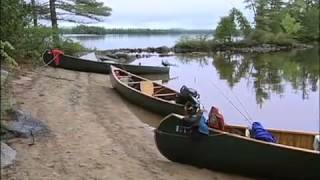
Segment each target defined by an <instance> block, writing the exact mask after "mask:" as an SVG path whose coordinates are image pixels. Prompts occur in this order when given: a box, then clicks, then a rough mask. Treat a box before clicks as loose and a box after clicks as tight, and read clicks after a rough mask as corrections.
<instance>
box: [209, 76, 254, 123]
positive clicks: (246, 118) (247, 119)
mask: <svg viewBox="0 0 320 180" xmlns="http://www.w3.org/2000/svg"><path fill="white" fill-rule="evenodd" d="M209 81H210V82H211V83H210V84H211V85H213V86H214V87H215V88H216V89H218V91H219V92H220V93H221V94H222V96H223V97H224V98H226V99H227V101H228V102H229V103H230V104H231V105H232V106H233V107H234V108H235V109H236V110H237V111H238V112H239V113H240V114H241V115H242V116H243V117H244V118H245V120H246V121H247V122H248V123H249V124H250V125H252V122H251V120H250V119H249V118H248V117H247V116H246V115H244V114H243V113H242V112H241V111H240V109H239V108H238V107H237V106H236V105H234V103H233V102H232V101H231V100H230V99H229V98H228V97H227V96H226V95H225V94H224V93H223V92H222V91H221V90H220V88H219V87H218V86H217V85H216V84H215V83H214V82H212V81H211V80H209ZM239 101H240V100H239Z"/></svg>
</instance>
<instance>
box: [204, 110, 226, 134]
mask: <svg viewBox="0 0 320 180" xmlns="http://www.w3.org/2000/svg"><path fill="white" fill-rule="evenodd" d="M208 126H209V127H211V128H214V129H219V130H221V131H224V130H225V129H224V127H225V123H224V117H223V115H222V114H221V113H220V112H219V109H218V108H216V107H214V106H212V107H211V109H210V113H209V117H208Z"/></svg>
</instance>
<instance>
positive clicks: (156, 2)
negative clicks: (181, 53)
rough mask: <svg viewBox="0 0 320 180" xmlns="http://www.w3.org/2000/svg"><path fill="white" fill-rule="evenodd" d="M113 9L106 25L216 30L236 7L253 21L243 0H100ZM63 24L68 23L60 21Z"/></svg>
mask: <svg viewBox="0 0 320 180" xmlns="http://www.w3.org/2000/svg"><path fill="white" fill-rule="evenodd" d="M98 1H103V2H104V3H105V5H107V6H109V7H111V8H112V15H111V16H109V17H107V18H105V21H104V22H103V23H101V22H99V23H94V24H93V25H99V26H104V27H106V28H160V29H168V28H186V29H213V28H215V27H216V25H217V23H218V22H219V19H220V17H222V16H225V15H227V14H228V13H229V11H230V9H231V8H233V7H236V8H238V9H240V10H241V11H242V12H243V13H244V15H245V16H246V17H247V18H248V20H249V21H250V22H252V13H251V12H250V10H248V9H245V8H244V6H245V4H244V3H243V0H98ZM59 25H61V26H64V25H66V24H65V23H62V22H59Z"/></svg>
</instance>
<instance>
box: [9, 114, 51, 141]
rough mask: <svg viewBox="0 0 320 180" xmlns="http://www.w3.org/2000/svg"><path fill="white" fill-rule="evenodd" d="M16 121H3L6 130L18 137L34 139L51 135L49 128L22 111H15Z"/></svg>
mask: <svg viewBox="0 0 320 180" xmlns="http://www.w3.org/2000/svg"><path fill="white" fill-rule="evenodd" d="M13 119H14V120H12V121H3V125H4V127H5V129H7V130H8V131H10V132H12V133H13V134H15V136H17V137H24V138H28V137H32V136H37V135H40V134H45V133H49V128H48V127H47V125H46V124H44V123H43V122H42V121H40V120H38V119H36V118H34V117H32V116H31V114H30V113H26V112H24V111H22V110H15V111H14V118H13Z"/></svg>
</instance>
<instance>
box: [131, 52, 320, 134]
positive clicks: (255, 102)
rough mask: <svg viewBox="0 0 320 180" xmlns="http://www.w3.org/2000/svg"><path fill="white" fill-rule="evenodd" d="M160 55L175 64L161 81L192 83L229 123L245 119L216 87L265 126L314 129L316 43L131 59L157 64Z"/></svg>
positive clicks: (173, 85) (316, 126)
mask: <svg viewBox="0 0 320 180" xmlns="http://www.w3.org/2000/svg"><path fill="white" fill-rule="evenodd" d="M161 61H168V62H170V63H172V64H175V65H176V66H172V67H171V68H170V79H169V80H168V82H163V83H164V84H165V85H167V86H169V87H171V88H173V89H176V90H179V89H180V87H181V86H182V85H187V86H188V87H192V88H195V89H196V90H197V91H198V92H199V93H200V94H201V98H200V100H201V102H202V104H203V106H204V108H205V109H210V107H211V106H212V105H216V106H218V107H219V108H220V109H221V110H222V112H223V114H224V116H225V118H226V121H227V123H229V124H237V125H248V124H247V122H246V120H245V118H244V117H242V116H241V114H239V112H238V111H237V110H236V109H235V108H234V107H232V106H231V105H230V103H229V102H228V100H226V98H225V97H224V96H223V95H222V94H221V92H222V93H223V94H224V95H225V96H227V97H228V98H230V99H231V101H232V102H233V103H234V104H235V105H236V106H237V107H238V108H239V109H240V110H241V111H242V113H244V112H245V111H248V112H249V113H250V115H251V116H252V117H253V120H254V121H260V122H262V123H263V124H264V125H265V126H266V127H269V128H278V129H288V130H300V131H310V132H318V131H319V55H318V48H315V49H309V50H304V51H292V52H283V53H273V54H262V55H261V54H260V55H249V54H247V55H241V54H223V53H215V54H206V55H203V54H198V53H197V54H195V53H194V54H191V55H182V54H179V55H177V56H173V57H163V58H160V57H152V58H148V59H147V58H146V59H139V60H136V61H134V62H133V64H135V63H136V64H138V63H141V64H145V65H161ZM173 77H175V78H173ZM217 87H218V89H217ZM238 99H239V100H240V101H238ZM241 102H242V103H243V104H244V106H245V108H244V107H242V105H240V104H239V103H241Z"/></svg>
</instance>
